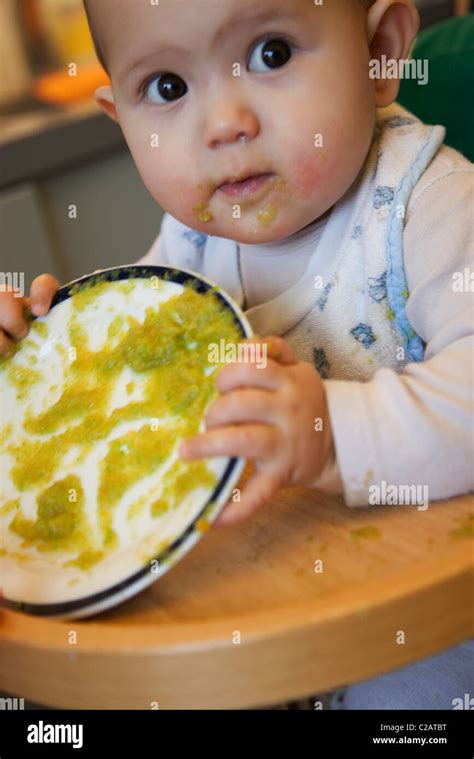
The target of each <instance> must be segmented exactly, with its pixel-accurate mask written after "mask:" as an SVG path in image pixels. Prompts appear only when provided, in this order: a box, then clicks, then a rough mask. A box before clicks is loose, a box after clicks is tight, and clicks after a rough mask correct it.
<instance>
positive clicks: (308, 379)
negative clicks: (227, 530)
mask: <svg viewBox="0 0 474 759" xmlns="http://www.w3.org/2000/svg"><path fill="white" fill-rule="evenodd" d="M248 342H260V343H261V342H265V343H267V345H268V357H269V358H268V361H267V365H266V367H265V368H261V367H260V368H259V367H258V366H257V364H256V363H245V364H244V363H240V364H238V363H233V364H230V365H229V366H226V367H224V369H222V370H221V372H220V373H219V375H218V377H217V378H216V386H217V388H218V390H219V391H220V392H221V396H220V397H219V398H218V399H217V400H216V401H215V402H214V403H213V404H212V406H211V408H210V409H209V411H208V413H207V416H206V426H207V431H206V432H205V433H203V434H201V435H198V436H196V437H194V438H191V439H189V440H186V441H183V443H182V444H181V446H180V455H181V456H182V458H184V459H196V458H206V457H208V456H209V457H211V456H243V457H244V458H248V459H253V460H254V462H255V470H256V471H255V474H254V475H253V476H252V477H251V478H250V479H249V480H248V482H247V483H246V485H245V487H244V489H243V491H242V494H241V500H240V502H238V503H232V502H229V503H228V504H227V506H226V508H225V509H224V511H223V512H222V513H221V515H220V517H219V519H218V520H217V522H216V524H219V525H223V524H231V523H234V522H239V521H241V520H242V519H245V518H246V517H247V516H249V514H251V513H252V512H253V511H255V510H256V509H257V508H258V507H259V506H261V505H263V504H264V503H265V502H266V501H268V500H269V499H270V498H271V497H272V496H273V495H274V494H275V493H276V492H277V491H278V490H279V489H280V488H284V487H289V486H292V485H305V486H308V487H311V486H312V485H313V483H314V482H315V481H316V480H317V479H318V477H319V475H320V474H321V473H322V471H323V469H324V467H325V466H326V464H327V463H328V462H329V461H330V459H331V457H333V456H334V446H333V439H332V433H331V425H330V421H329V412H328V407H327V402H326V394H325V388H324V384H323V382H322V380H321V377H320V376H319V374H318V372H317V371H316V369H315V368H314V367H313V366H312V365H311V364H309V363H306V362H298V361H297V359H296V357H295V354H294V352H293V349H292V348H291V347H290V346H289V345H288V343H286V342H285V341H284V340H282V339H281V338H280V337H271V338H266V339H265V340H263V341H262V340H261V339H255V338H254V339H252V340H250V341H248Z"/></svg>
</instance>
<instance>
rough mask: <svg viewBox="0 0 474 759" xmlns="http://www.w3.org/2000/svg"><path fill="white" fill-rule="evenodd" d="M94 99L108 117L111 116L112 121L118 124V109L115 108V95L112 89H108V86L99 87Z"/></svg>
mask: <svg viewBox="0 0 474 759" xmlns="http://www.w3.org/2000/svg"><path fill="white" fill-rule="evenodd" d="M94 97H95V99H96V101H97V103H98V104H99V105H100V106H101V108H103V109H104V111H105V112H106V114H107V116H110V118H111V119H112V121H116V122H117V124H118V123H119V117H118V115H117V109H116V108H115V100H114V93H113V92H112V87H108V86H107V85H102V87H98V88H97V89H96V91H95V95H94Z"/></svg>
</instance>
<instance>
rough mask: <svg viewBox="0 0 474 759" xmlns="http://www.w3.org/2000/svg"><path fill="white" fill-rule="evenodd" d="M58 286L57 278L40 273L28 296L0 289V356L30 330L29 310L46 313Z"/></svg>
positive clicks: (39, 314) (41, 313)
mask: <svg viewBox="0 0 474 759" xmlns="http://www.w3.org/2000/svg"><path fill="white" fill-rule="evenodd" d="M59 287H60V284H59V282H58V280H57V279H56V278H55V277H53V276H52V275H51V274H41V275H40V276H39V277H36V279H34V280H33V282H32V283H31V289H30V297H29V298H17V297H16V296H15V294H14V293H13V292H12V291H11V290H6V289H3V290H1V291H0V356H3V355H6V354H7V353H10V351H12V350H13V348H14V347H15V340H21V338H23V337H26V335H27V334H28V332H29V331H30V322H29V320H28V318H27V313H28V311H29V310H31V312H32V313H33V314H34V316H44V315H45V314H47V313H48V311H49V307H50V305H51V301H52V299H53V295H54V293H55V292H56V290H57V289H58V288H59Z"/></svg>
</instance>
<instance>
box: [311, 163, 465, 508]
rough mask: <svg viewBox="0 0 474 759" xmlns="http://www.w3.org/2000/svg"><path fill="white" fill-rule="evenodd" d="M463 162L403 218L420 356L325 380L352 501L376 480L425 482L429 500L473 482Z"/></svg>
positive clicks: (359, 502)
mask: <svg viewBox="0 0 474 759" xmlns="http://www.w3.org/2000/svg"><path fill="white" fill-rule="evenodd" d="M466 166H467V167H468V168H466V169H464V170H459V169H458V170H454V171H451V172H449V173H447V174H445V175H444V176H443V177H441V178H438V179H437V180H436V182H433V183H432V184H431V185H429V186H428V187H427V188H426V190H425V191H424V192H423V194H422V195H421V196H420V197H419V198H418V199H417V202H416V205H415V206H414V207H413V208H412V209H411V213H410V215H409V216H408V217H407V222H406V227H405V240H404V248H405V253H404V258H405V270H406V275H407V283H408V289H409V292H410V297H409V299H408V301H407V315H408V318H409V320H410V322H411V324H412V325H413V328H414V329H415V331H416V332H417V333H418V334H419V335H420V337H421V338H422V339H423V340H424V342H425V343H426V352H425V360H424V361H423V362H422V363H411V364H408V365H407V366H406V367H405V369H404V371H403V372H402V373H401V374H396V373H395V372H393V371H392V370H389V369H380V370H379V371H377V372H376V373H375V375H374V377H373V378H372V379H371V380H370V381H369V382H366V383H359V382H346V381H338V380H326V381H325V383H324V384H325V389H326V397H327V402H328V407H329V415H330V418H331V425H332V431H333V438H334V446H335V450H336V457H337V462H338V467H339V471H340V473H341V477H342V480H343V484H344V495H345V498H346V502H347V503H348V504H349V505H350V506H365V505H367V503H368V498H369V488H370V487H371V486H373V485H379V486H380V484H381V483H382V481H385V482H386V483H387V485H389V484H390V485H407V486H410V485H422V486H423V485H426V486H427V488H428V498H429V500H437V499H440V498H448V497H451V496H454V495H458V494H461V493H465V492H468V491H470V490H472V489H473V488H474V468H473V465H472V461H473V454H474V398H473V387H474V384H473V380H474V337H473V331H474V302H473V297H474V295H473V292H474V281H472V280H474V222H473V219H474V167H472V165H471V164H467V163H466ZM469 167H470V168H469ZM471 275H472V280H471V278H470V277H471Z"/></svg>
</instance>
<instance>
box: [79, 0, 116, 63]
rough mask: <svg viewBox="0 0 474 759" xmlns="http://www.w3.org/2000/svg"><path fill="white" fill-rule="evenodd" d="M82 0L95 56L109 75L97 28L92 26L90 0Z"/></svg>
mask: <svg viewBox="0 0 474 759" xmlns="http://www.w3.org/2000/svg"><path fill="white" fill-rule="evenodd" d="M83 2H84V10H85V12H86V16H87V21H88V23H89V29H90V33H91V37H92V42H93V43H94V49H95V53H96V55H97V58H98V59H99V61H100V63H101V65H102V67H103V68H104V69H105V71H106V72H107V74H109V76H110V72H109V70H108V68H107V62H106V60H105V55H104V51H103V50H102V47H101V44H100V41H99V36H98V34H97V30H96V28H95V26H94V20H93V18H92V12H91V8H90V0H83Z"/></svg>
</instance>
